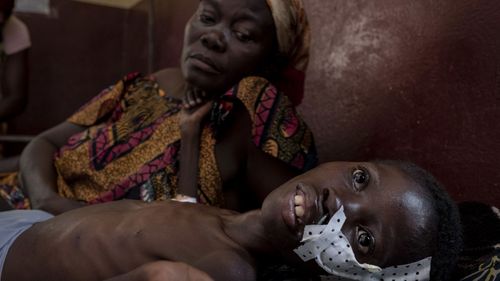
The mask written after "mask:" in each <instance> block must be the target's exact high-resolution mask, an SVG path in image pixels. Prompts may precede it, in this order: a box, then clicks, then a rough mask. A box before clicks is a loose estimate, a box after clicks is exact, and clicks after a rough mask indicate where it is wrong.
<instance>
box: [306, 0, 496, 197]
mask: <svg viewBox="0 0 500 281" xmlns="http://www.w3.org/2000/svg"><path fill="white" fill-rule="evenodd" d="M306 3H307V9H308V12H309V16H310V17H309V18H310V21H311V25H312V29H313V34H314V39H313V50H312V60H311V63H310V67H309V72H308V76H307V77H308V81H307V85H306V88H307V89H306V91H307V95H306V98H305V100H304V103H303V106H302V107H301V111H302V112H303V114H304V115H305V118H306V120H308V122H309V123H310V125H311V127H312V129H313V131H314V132H315V134H316V140H317V144H318V148H319V153H320V156H321V160H322V161H327V160H332V159H335V160H342V159H348V160H353V159H359V160H366V159H374V158H376V159H402V160H411V161H414V162H416V163H418V164H420V165H421V166H424V167H425V168H428V169H429V170H430V171H433V173H434V174H435V175H436V177H437V178H438V179H439V180H441V181H442V182H443V184H445V185H446V186H447V188H448V190H450V191H451V193H452V194H453V196H454V198H455V199H457V200H459V201H462V200H481V201H484V202H489V203H491V204H495V205H497V206H498V205H500V192H499V190H500V173H499V172H498V169H499V168H500V165H499V164H498V163H499V162H498V161H499V159H500V141H498V140H499V139H500V125H499V122H498V121H497V120H499V119H500V52H499V50H500V33H499V32H498V28H497V27H498V26H500V2H499V1H496V0H480V1H467V0H458V1H456V0H453V1H452V0H445V1H431V0H421V1H413V0H404V1H399V0H382V1H368V0H357V1H352V0H339V1H322V0H310V1H307V2H306ZM325 89H327V90H325ZM322 120H330V122H323V121H322Z"/></svg>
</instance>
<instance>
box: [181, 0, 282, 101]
mask: <svg viewBox="0 0 500 281" xmlns="http://www.w3.org/2000/svg"><path fill="white" fill-rule="evenodd" d="M275 38H276V35H275V29H274V22H273V18H272V15H271V11H270V10H269V7H268V6H267V3H266V1H265V0H238V1H235V0H201V1H200V5H199V6H198V10H197V11H196V13H195V14H194V15H193V17H192V18H191V19H190V21H189V22H188V24H187V26H186V29H185V35H184V48H183V52H182V58H181V69H182V73H183V76H184V78H185V79H186V81H187V82H188V83H189V84H191V85H194V86H197V87H199V88H201V89H203V90H205V91H207V92H209V93H215V94H220V93H221V92H225V91H226V90H228V89H229V88H230V87H231V86H233V85H234V84H236V83H237V82H238V81H239V80H241V79H242V78H243V77H246V76H249V75H258V74H259V72H260V71H261V70H262V67H263V66H264V65H265V64H266V62H267V60H268V59H269V58H270V57H271V55H272V54H274V50H275V41H276V39H275Z"/></svg>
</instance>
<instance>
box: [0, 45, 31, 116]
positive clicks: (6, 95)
mask: <svg viewBox="0 0 500 281" xmlns="http://www.w3.org/2000/svg"><path fill="white" fill-rule="evenodd" d="M27 99H28V50H24V51H21V52H18V53H15V54H12V55H9V56H7V58H6V59H5V62H0V121H5V120H7V119H9V118H11V117H13V116H14V115H16V114H19V113H20V112H22V111H23V110H24V108H25V106H26V103H27Z"/></svg>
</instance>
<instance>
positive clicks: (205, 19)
mask: <svg viewBox="0 0 500 281" xmlns="http://www.w3.org/2000/svg"><path fill="white" fill-rule="evenodd" d="M200 21H201V22H202V23H204V24H214V23H215V19H214V18H213V17H212V16H209V15H206V14H201V15H200Z"/></svg>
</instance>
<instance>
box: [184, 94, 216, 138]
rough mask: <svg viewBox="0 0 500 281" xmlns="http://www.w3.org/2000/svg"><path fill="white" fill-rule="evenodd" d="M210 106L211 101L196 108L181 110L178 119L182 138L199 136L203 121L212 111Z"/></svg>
mask: <svg viewBox="0 0 500 281" xmlns="http://www.w3.org/2000/svg"><path fill="white" fill-rule="evenodd" d="M212 105H213V101H206V102H204V103H203V104H201V105H197V106H196V107H190V108H187V107H183V108H182V110H181V113H180V117H179V126H180V129H181V136H182V137H185V136H186V137H189V136H199V134H200V132H201V125H202V123H203V120H204V119H205V117H206V116H207V114H208V113H209V112H210V110H211V109H212ZM182 137H181V138H182Z"/></svg>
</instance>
